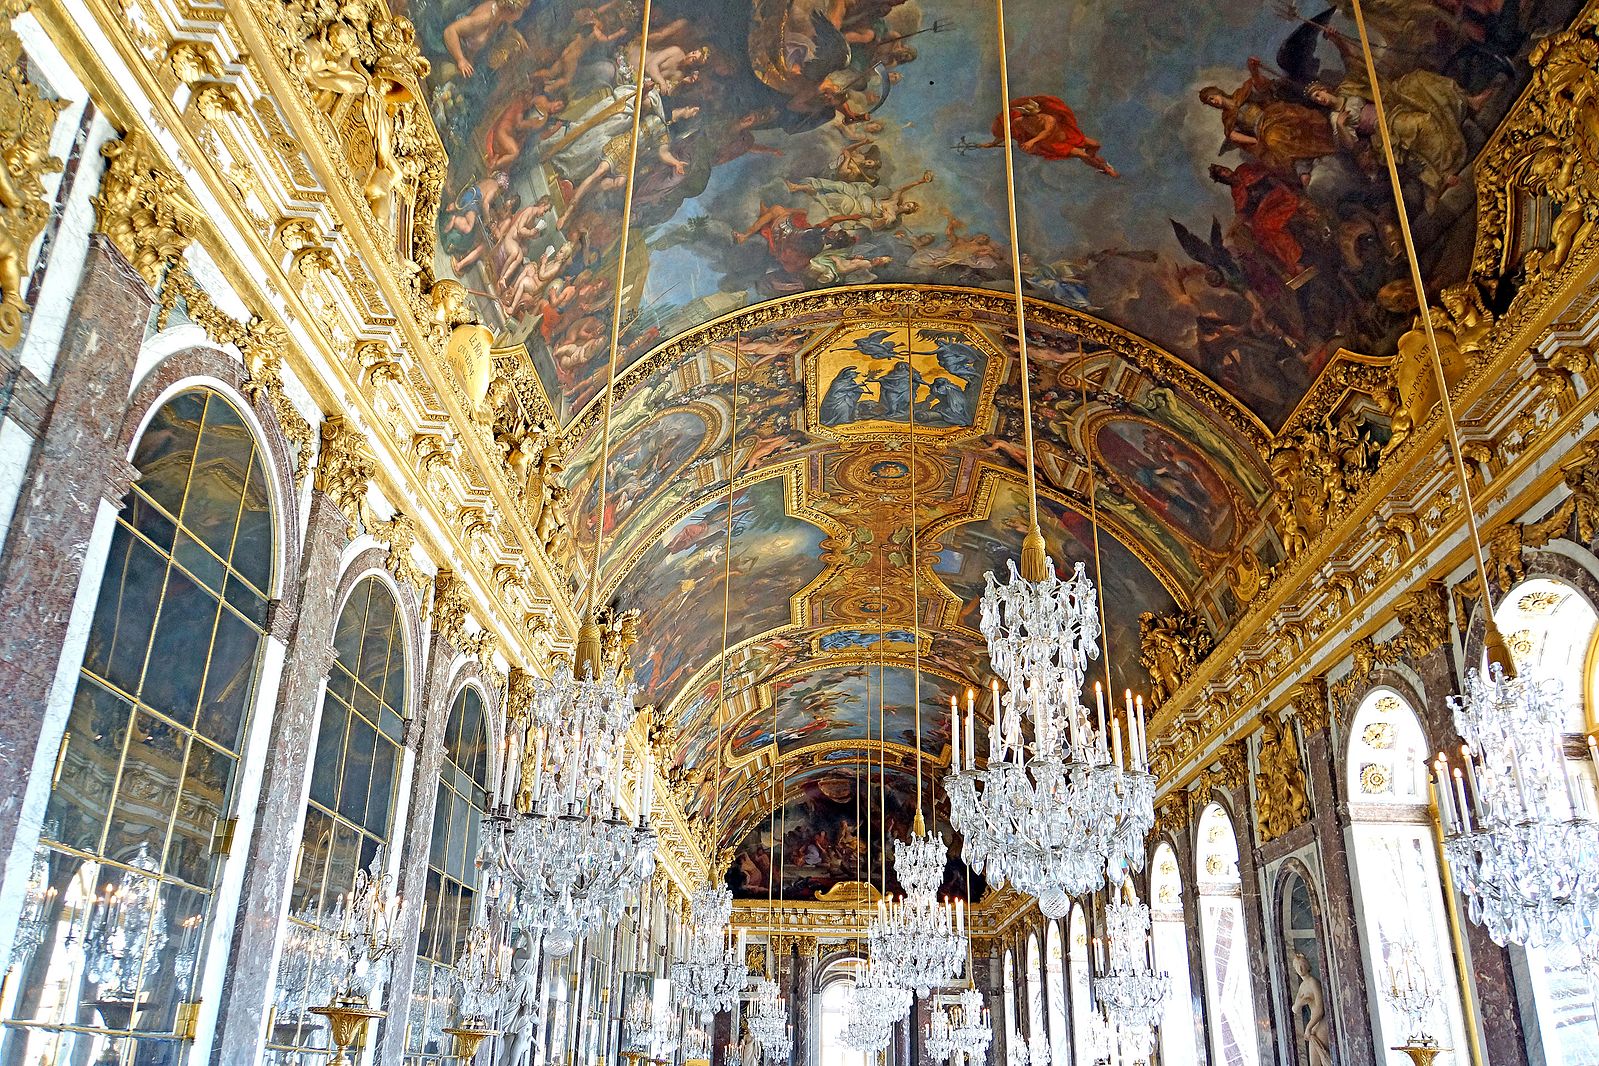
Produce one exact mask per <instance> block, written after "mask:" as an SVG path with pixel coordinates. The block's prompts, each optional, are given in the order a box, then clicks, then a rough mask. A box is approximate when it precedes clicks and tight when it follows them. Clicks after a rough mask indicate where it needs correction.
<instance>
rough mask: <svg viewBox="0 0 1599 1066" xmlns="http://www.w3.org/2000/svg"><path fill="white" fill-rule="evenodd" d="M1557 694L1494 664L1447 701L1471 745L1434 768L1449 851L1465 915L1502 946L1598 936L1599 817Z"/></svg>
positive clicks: (1471, 674)
mask: <svg viewBox="0 0 1599 1066" xmlns="http://www.w3.org/2000/svg"><path fill="white" fill-rule="evenodd" d="M1560 697H1561V686H1560V683H1559V682H1558V681H1553V680H1544V681H1540V680H1537V679H1534V678H1526V677H1518V676H1514V674H1511V675H1510V676H1507V673H1506V671H1505V669H1504V667H1503V666H1501V665H1500V664H1499V663H1497V662H1495V663H1491V664H1489V665H1488V666H1487V667H1486V668H1485V669H1482V670H1471V671H1468V672H1467V674H1466V691H1465V694H1464V695H1460V696H1451V697H1449V709H1450V710H1451V711H1453V712H1454V716H1455V728H1456V729H1457V730H1458V731H1459V733H1460V735H1461V737H1462V738H1463V739H1464V740H1465V742H1466V743H1465V745H1464V747H1463V748H1462V750H1461V755H1462V759H1461V762H1462V764H1463V765H1462V766H1459V767H1455V768H1454V770H1453V773H1451V772H1450V768H1449V765H1448V761H1447V760H1446V758H1445V757H1444V756H1442V755H1440V756H1439V757H1438V761H1437V762H1436V763H1435V764H1434V769H1435V771H1436V773H1437V777H1438V791H1439V801H1440V802H1439V806H1440V814H1441V817H1442V820H1443V826H1444V850H1445V852H1446V853H1447V854H1448V856H1449V869H1450V871H1451V872H1452V874H1453V875H1454V880H1455V885H1456V887H1457V888H1458V889H1459V890H1460V894H1461V895H1462V896H1464V897H1465V899H1466V913H1467V915H1468V916H1469V917H1470V918H1471V920H1472V921H1474V922H1476V923H1477V924H1479V925H1482V926H1484V927H1485V928H1486V929H1487V930H1488V935H1489V936H1490V937H1492V938H1493V940H1494V942H1495V943H1497V944H1507V943H1514V944H1522V945H1526V946H1533V947H1537V946H1542V945H1545V944H1556V943H1576V942H1578V941H1580V940H1582V939H1584V938H1585V937H1588V936H1590V935H1592V934H1593V932H1594V919H1595V912H1596V910H1599V820H1596V819H1595V816H1594V813H1593V812H1592V810H1590V807H1591V804H1589V803H1587V802H1585V797H1584V796H1583V791H1584V789H1585V785H1584V784H1583V782H1582V776H1581V771H1580V770H1576V771H1574V770H1573V769H1572V768H1571V767H1569V766H1568V765H1567V762H1566V752H1565V734H1564V732H1563V729H1562V726H1563V724H1564V719H1565V709H1564V707H1563V705H1562V703H1561V698H1560ZM1593 743H1594V741H1593V739H1592V738H1589V744H1590V745H1592V744H1593ZM1462 770H1464V773H1462Z"/></svg>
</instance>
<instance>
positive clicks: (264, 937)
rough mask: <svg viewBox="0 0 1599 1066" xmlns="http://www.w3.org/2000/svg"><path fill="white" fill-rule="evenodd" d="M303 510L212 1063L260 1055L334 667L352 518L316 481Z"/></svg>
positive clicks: (279, 625) (277, 622)
mask: <svg viewBox="0 0 1599 1066" xmlns="http://www.w3.org/2000/svg"><path fill="white" fill-rule="evenodd" d="M306 518H307V525H306V537H305V554H304V555H303V557H302V558H301V563H300V572H299V574H298V575H296V580H298V581H299V582H300V587H301V589H302V590H303V591H302V593H301V596H300V600H299V613H298V614H297V615H296V616H295V617H294V618H293V619H276V618H275V619H273V620H272V621H273V627H274V629H286V630H287V643H288V655H287V657H286V658H285V659H284V664H283V677H282V680H281V682H280V683H279V687H278V697H277V703H276V705H275V706H274V707H273V708H272V720H271V727H270V728H271V733H270V735H269V737H268V740H267V761H266V766H265V767H264V769H263V771H262V781H261V792H260V802H259V804H258V806H257V807H256V812H255V825H254V826H253V827H252V828H251V832H250V836H249V857H248V861H247V862H246V863H245V874H244V887H243V890H242V893H241V897H240V902H239V915H238V921H237V922H236V923H235V925H234V928H233V941H232V944H231V945H230V951H229V965H228V967H227V976H226V978H225V979H224V981H223V985H222V1003H221V1008H220V1012H219V1014H218V1017H217V1034H216V1038H215V1039H214V1040H213V1041H212V1044H211V1063H212V1064H213V1066H226V1064H230V1063H237V1062H250V1061H254V1056H255V1055H256V1054H257V1049H259V1048H260V1046H261V1042H262V1040H263V1038H264V1035H265V1032H266V1022H267V1015H268V1013H269V1012H270V1007H271V1000H272V985H273V979H274V976H275V971H276V968H277V958H278V955H279V952H280V950H281V946H282V944H281V941H282V936H283V922H284V919H285V916H286V915H287V913H288V906H289V890H290V881H291V879H292V878H293V876H294V861H295V854H296V852H297V850H298V848H299V843H300V841H299V827H300V824H301V818H302V817H303V815H304V807H305V796H306V789H307V787H308V785H307V781H308V777H309V775H310V772H311V760H312V753H313V749H314V747H315V741H316V727H317V719H318V712H319V710H320V706H319V700H318V697H319V695H320V694H321V689H322V684H323V682H324V681H325V680H326V679H327V676H328V672H329V671H330V670H332V669H333V655H334V652H333V626H334V622H335V621H336V617H335V608H336V606H337V603H338V599H337V597H338V593H339V588H338V585H339V563H340V557H341V555H342V554H343V551H344V548H345V545H346V544H348V543H349V531H348V524H349V520H348V519H347V518H346V517H345V515H344V512H343V511H341V510H340V509H339V507H338V505H337V504H336V503H334V501H333V500H332V498H330V497H329V496H327V495H326V494H324V493H323V492H321V491H320V490H318V489H312V490H311V496H310V504H309V507H308V509H307V514H306Z"/></svg>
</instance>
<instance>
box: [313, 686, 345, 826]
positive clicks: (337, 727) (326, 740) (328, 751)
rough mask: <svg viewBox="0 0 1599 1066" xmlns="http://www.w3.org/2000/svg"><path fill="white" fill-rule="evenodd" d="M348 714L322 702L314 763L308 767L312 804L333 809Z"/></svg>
mask: <svg viewBox="0 0 1599 1066" xmlns="http://www.w3.org/2000/svg"><path fill="white" fill-rule="evenodd" d="M349 723H350V712H349V711H347V710H345V709H344V704H342V703H340V702H339V701H338V700H336V699H333V698H331V697H328V698H325V699H323V701H322V724H321V725H320V726H319V727H318V728H317V736H316V759H315V761H314V762H313V763H312V766H311V801H312V802H313V803H320V804H322V806H324V807H327V808H329V809H332V808H333V807H334V806H335V805H337V803H338V799H339V765H340V763H341V762H342V761H343V757H344V731H345V728H346V727H347V726H348V725H349Z"/></svg>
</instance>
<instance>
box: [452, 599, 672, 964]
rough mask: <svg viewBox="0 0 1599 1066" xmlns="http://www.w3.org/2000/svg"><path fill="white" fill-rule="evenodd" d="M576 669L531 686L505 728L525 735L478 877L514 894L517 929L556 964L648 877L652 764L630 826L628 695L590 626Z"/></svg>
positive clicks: (505, 775)
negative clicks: (625, 786) (625, 777)
mask: <svg viewBox="0 0 1599 1066" xmlns="http://www.w3.org/2000/svg"><path fill="white" fill-rule="evenodd" d="M577 661H578V663H579V664H581V665H580V667H579V669H581V670H582V677H581V678H579V677H578V676H577V674H576V673H575V672H574V670H573V669H572V668H570V667H563V668H561V669H560V670H558V671H557V672H556V675H555V677H554V678H553V679H552V680H549V681H545V680H543V679H537V680H535V681H534V682H533V685H532V688H533V692H532V698H531V700H530V701H529V704H528V708H527V711H526V715H525V717H523V718H520V719H518V720H517V721H515V722H513V723H512V726H513V728H515V727H517V726H520V736H515V737H514V739H513V742H512V745H511V746H509V747H508V748H507V750H506V759H505V762H504V764H503V765H502V769H501V774H500V780H501V781H502V782H504V785H503V786H502V788H501V791H500V803H499V804H498V805H497V806H496V807H495V809H494V811H493V812H491V813H490V814H489V815H488V816H486V817H485V818H484V820H483V842H482V845H481V851H480V865H481V866H482V868H483V871H484V874H485V876H486V877H488V878H496V879H501V880H503V882H504V884H505V886H506V887H507V888H508V889H509V890H510V895H511V898H512V899H513V900H514V905H515V908H516V912H517V918H518V922H519V924H526V925H528V926H530V927H532V928H536V929H539V930H541V931H542V932H543V934H544V950H545V951H546V952H548V953H549V954H550V955H552V956H557V957H559V956H562V955H566V954H567V953H568V952H570V951H571V950H572V946H573V945H574V944H575V943H576V942H577V940H578V938H580V937H581V936H582V935H583V934H584V933H586V932H587V931H588V930H590V929H592V928H595V927H597V926H600V925H605V924H609V923H612V922H615V921H616V920H617V919H618V918H620V917H621V915H622V911H623V909H624V908H625V907H626V905H627V902H628V900H629V899H630V898H631V897H632V895H633V893H634V892H635V891H636V890H637V889H638V887H639V886H640V885H641V884H643V883H644V881H646V880H647V879H648V878H649V876H650V874H651V873H652V872H653V871H654V869H655V846H656V837H655V829H654V827H653V826H651V825H650V819H649V810H650V804H651V802H652V797H653V794H654V793H653V786H654V772H653V767H652V765H651V763H650V760H649V759H648V757H646V758H645V760H644V765H643V767H642V768H641V770H640V773H639V793H638V803H637V813H636V814H635V816H634V818H633V819H631V820H629V819H628V818H626V817H624V815H623V814H622V810H621V800H620V795H621V791H622V770H623V756H624V754H625V734H626V731H627V729H628V727H629V726H630V725H631V724H632V721H633V717H634V708H633V686H632V685H631V683H625V682H624V681H623V680H622V674H623V671H622V668H621V667H620V666H619V665H608V664H604V663H602V661H601V656H600V653H599V631H598V626H597V625H596V623H595V622H594V621H593V620H590V621H589V622H587V623H585V624H584V626H583V630H582V631H581V632H580V634H579V638H578V656H577ZM518 741H519V742H520V743H519V744H518V743H517V742H518Z"/></svg>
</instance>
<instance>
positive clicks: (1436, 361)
mask: <svg viewBox="0 0 1599 1066" xmlns="http://www.w3.org/2000/svg"><path fill="white" fill-rule="evenodd" d="M1001 2H1003V0H1001ZM1354 16H1355V29H1356V30H1358V31H1359V33H1360V52H1361V56H1362V58H1363V59H1364V60H1365V64H1366V80H1367V81H1369V82H1370V83H1371V103H1372V107H1373V109H1374V110H1375V111H1376V113H1377V130H1378V132H1379V133H1380V134H1381V135H1382V148H1383V158H1384V160H1385V162H1386V163H1387V165H1388V185H1389V188H1390V189H1391V190H1392V192H1393V197H1394V208H1395V210H1396V211H1397V212H1398V216H1399V233H1400V236H1401V237H1403V238H1404V242H1405V259H1406V261H1407V262H1408V263H1409V266H1410V281H1411V284H1412V285H1413V286H1414V287H1415V290H1416V308H1417V310H1418V312H1419V313H1420V316H1421V326H1422V329H1423V330H1424V331H1425V332H1426V335H1427V354H1428V355H1430V356H1431V357H1432V359H1431V363H1432V372H1433V378H1434V380H1435V383H1436V384H1437V386H1438V400H1439V402H1440V403H1441V404H1442V405H1443V409H1444V426H1445V429H1446V430H1447V432H1448V434H1449V452H1450V455H1451V457H1452V458H1453V459H1454V464H1453V465H1454V468H1455V479H1456V481H1457V482H1458V484H1459V486H1460V502H1461V504H1462V505H1463V506H1464V507H1465V510H1466V528H1467V529H1468V530H1470V532H1471V548H1472V555H1473V558H1474V559H1475V561H1476V564H1477V580H1478V583H1479V584H1481V586H1482V606H1483V625H1484V631H1483V636H1484V641H1483V645H1484V646H1483V650H1484V651H1485V652H1487V655H1488V659H1489V661H1490V662H1491V663H1495V664H1497V665H1498V666H1499V667H1500V668H1501V669H1502V670H1503V671H1504V674H1505V676H1506V677H1514V676H1515V675H1516V666H1515V663H1514V662H1513V661H1512V659H1511V656H1510V648H1509V647H1508V646H1507V645H1506V643H1505V639H1504V636H1503V635H1502V634H1501V633H1500V632H1499V626H1498V624H1497V623H1496V622H1495V621H1494V612H1493V594H1492V592H1491V591H1490V586H1489V584H1488V561H1487V556H1486V555H1485V554H1484V553H1483V548H1482V531H1481V529H1479V528H1478V526H1477V505H1476V500H1475V498H1474V495H1473V493H1472V491H1471V480H1470V479H1469V478H1468V477H1467V476H1466V460H1465V456H1464V454H1463V453H1462V452H1461V450H1460V426H1459V424H1458V423H1457V422H1456V421H1455V404H1454V400H1453V399H1451V398H1450V395H1449V381H1448V379H1447V378H1446V377H1445V376H1444V364H1443V356H1442V355H1440V354H1439V351H1438V337H1437V335H1436V333H1435V332H1434V331H1433V325H1432V312H1431V309H1430V308H1429V306H1428V303H1427V283H1426V280H1425V279H1424V278H1423V277H1422V273H1421V260H1420V259H1419V258H1418V257H1417V255H1416V241H1415V238H1414V237H1413V236H1412V235H1411V231H1410V211H1409V209H1408V208H1406V207H1405V195H1404V190H1403V188H1402V187H1401V185H1400V182H1399V164H1398V162H1397V160H1396V158H1395V156H1394V145H1393V135H1392V133H1391V132H1390V131H1389V128H1388V111H1387V109H1386V108H1385V107H1384V106H1383V98H1382V83H1381V81H1380V80H1379V79H1378V77H1377V64H1376V61H1375V60H1374V59H1372V55H1371V39H1370V38H1369V37H1368V36H1367V34H1366V15H1365V11H1364V10H1363V8H1362V6H1361V2H1360V0H1354ZM1505 591H1506V592H1507V593H1508V592H1509V591H1510V590H1509V589H1506V590H1505ZM1460 621H1461V622H1462V623H1464V619H1461V620H1460ZM1462 628H1464V627H1463V626H1462Z"/></svg>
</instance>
